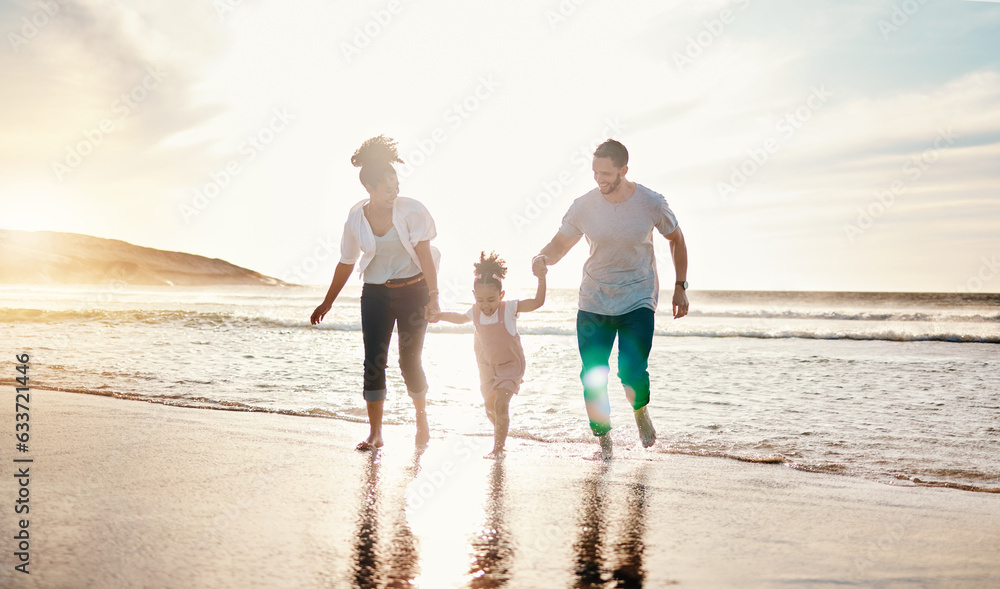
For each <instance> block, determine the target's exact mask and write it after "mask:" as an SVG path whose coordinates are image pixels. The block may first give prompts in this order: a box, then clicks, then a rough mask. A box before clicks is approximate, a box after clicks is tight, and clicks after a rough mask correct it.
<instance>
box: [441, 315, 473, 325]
mask: <svg viewBox="0 0 1000 589" xmlns="http://www.w3.org/2000/svg"><path fill="white" fill-rule="evenodd" d="M437 318H438V319H439V320H441V321H447V322H448V323H457V324H458V325H461V324H463V323H468V322H469V321H471V320H470V319H469V316H468V315H463V314H462V313H446V312H441V313H438V316H437Z"/></svg>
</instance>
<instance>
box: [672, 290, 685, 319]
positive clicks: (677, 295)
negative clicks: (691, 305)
mask: <svg viewBox="0 0 1000 589" xmlns="http://www.w3.org/2000/svg"><path fill="white" fill-rule="evenodd" d="M687 314H688V297H687V293H686V292H684V291H683V290H680V289H678V290H675V291H674V319H680V318H681V317H683V316H685V315H687Z"/></svg>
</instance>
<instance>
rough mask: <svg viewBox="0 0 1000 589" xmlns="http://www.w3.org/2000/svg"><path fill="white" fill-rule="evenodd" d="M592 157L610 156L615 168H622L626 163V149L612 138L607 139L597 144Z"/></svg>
mask: <svg viewBox="0 0 1000 589" xmlns="http://www.w3.org/2000/svg"><path fill="white" fill-rule="evenodd" d="M594 157H607V158H611V163H612V164H614V165H615V167H616V168H623V167H625V165H626V164H628V150H627V149H625V146H624V145H622V144H621V143H619V142H618V141H615V140H614V139H608V140H607V141H605V142H604V143H602V144H600V145H598V146H597V149H596V150H595V151H594Z"/></svg>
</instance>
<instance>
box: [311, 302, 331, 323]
mask: <svg viewBox="0 0 1000 589" xmlns="http://www.w3.org/2000/svg"><path fill="white" fill-rule="evenodd" d="M332 306H333V305H332V304H330V303H327V302H326V301H323V302H322V303H320V305H319V306H318V307H316V310H315V311H313V313H312V316H310V317H309V323H310V324H311V325H316V324H317V323H319V322H320V321H322V320H323V317H326V314H327V313H328V312H329V311H330V307H332Z"/></svg>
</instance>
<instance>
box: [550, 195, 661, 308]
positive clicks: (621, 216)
mask: <svg viewBox="0 0 1000 589" xmlns="http://www.w3.org/2000/svg"><path fill="white" fill-rule="evenodd" d="M654 227H655V228H656V230H657V231H659V232H660V233H661V234H663V235H667V234H669V233H673V231H674V229H676V228H677V218H676V217H675V216H674V213H673V211H671V210H670V207H669V206H668V205H667V201H666V199H665V198H663V195H662V194H659V193H656V192H653V191H652V190H650V189H648V188H646V187H645V186H643V185H641V184H636V185H635V192H634V193H632V196H630V197H629V199H628V200H626V201H625V202H622V203H612V202H608V201H607V200H606V199H605V198H604V195H603V194H601V191H600V190H599V189H597V188H595V189H594V190H591V191H590V192H588V193H587V194H584V195H583V196H581V197H580V198H578V199H576V200H575V201H573V204H572V205H570V207H569V210H568V211H566V215H565V216H564V217H563V221H562V226H561V227H559V232H560V233H562V234H564V235H568V236H569V237H580V236H581V235H583V236H585V237H586V238H587V243H589V244H590V257H589V258H587V261H586V263H584V265H583V281H582V282H581V283H580V310H581V311H588V312H590V313H598V314H600V315H624V314H625V313H628V312H630V311H634V310H636V309H639V308H641V307H647V308H649V309H653V310H656V303H657V300H658V298H659V292H660V283H659V279H658V278H657V275H656V258H655V257H654V254H653V228H654Z"/></svg>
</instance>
